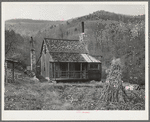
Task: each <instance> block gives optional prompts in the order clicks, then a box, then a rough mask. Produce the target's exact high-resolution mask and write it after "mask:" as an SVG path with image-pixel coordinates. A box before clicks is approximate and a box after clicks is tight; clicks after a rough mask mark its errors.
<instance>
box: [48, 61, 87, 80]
mask: <svg viewBox="0 0 150 122" xmlns="http://www.w3.org/2000/svg"><path fill="white" fill-rule="evenodd" d="M49 71H50V72H49V77H50V80H81V79H82V80H87V79H88V63H86V62H50V70H49Z"/></svg>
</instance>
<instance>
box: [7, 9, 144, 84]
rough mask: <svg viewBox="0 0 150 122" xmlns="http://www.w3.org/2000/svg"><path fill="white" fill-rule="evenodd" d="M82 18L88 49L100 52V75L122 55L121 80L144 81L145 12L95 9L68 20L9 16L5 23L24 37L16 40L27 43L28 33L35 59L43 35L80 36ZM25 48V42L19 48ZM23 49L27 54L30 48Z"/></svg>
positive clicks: (52, 36)
mask: <svg viewBox="0 0 150 122" xmlns="http://www.w3.org/2000/svg"><path fill="white" fill-rule="evenodd" d="M82 21H84V23H85V34H86V35H87V38H88V40H89V41H88V43H87V45H88V49H89V53H90V54H91V55H93V56H95V57H98V58H99V57H101V56H102V58H101V61H102V67H103V78H105V75H106V74H105V70H106V69H107V68H108V67H109V66H110V62H111V60H112V58H113V57H116V58H121V61H122V64H123V65H124V70H123V80H124V81H127V82H130V81H131V82H138V83H144V81H145V79H144V78H145V73H144V71H145V15H141V16H140V15H139V16H128V15H121V14H115V13H111V12H106V11H97V12H94V13H92V14H89V15H86V16H82V17H78V18H74V19H71V20H67V21H39V20H36V21H35V20H34V21H33V20H9V21H7V22H6V23H5V25H6V30H8V29H9V30H14V31H15V33H20V34H21V35H22V36H23V37H22V38H23V39H20V40H19V41H21V40H24V43H26V45H29V41H30V37H29V36H33V39H34V40H35V41H36V55H37V59H38V58H39V56H40V48H41V44H42V41H43V39H44V38H45V37H50V38H59V39H60V38H61V39H79V34H80V33H81V30H82V28H81V22H82ZM6 41H7V39H6ZM19 41H18V43H19ZM25 48H26V47H25V45H24V46H23V47H22V50H24V49H25ZM26 49H27V48H26ZM24 53H26V55H29V51H26V52H24ZM23 55H24V54H23ZM28 58H30V57H28Z"/></svg>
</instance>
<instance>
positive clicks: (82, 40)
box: [79, 22, 89, 53]
mask: <svg viewBox="0 0 150 122" xmlns="http://www.w3.org/2000/svg"><path fill="white" fill-rule="evenodd" d="M81 26H82V33H81V34H80V35H79V41H80V43H81V44H83V45H84V47H85V49H86V52H87V53H89V51H88V38H87V35H86V33H85V31H84V22H82V23H81Z"/></svg>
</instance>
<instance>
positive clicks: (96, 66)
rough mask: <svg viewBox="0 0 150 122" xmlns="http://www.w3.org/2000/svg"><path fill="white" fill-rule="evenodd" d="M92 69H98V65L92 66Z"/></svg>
mask: <svg viewBox="0 0 150 122" xmlns="http://www.w3.org/2000/svg"><path fill="white" fill-rule="evenodd" d="M90 69H98V64H90Z"/></svg>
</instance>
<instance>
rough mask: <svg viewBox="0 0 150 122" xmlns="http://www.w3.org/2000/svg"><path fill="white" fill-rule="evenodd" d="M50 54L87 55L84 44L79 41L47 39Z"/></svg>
mask: <svg viewBox="0 0 150 122" xmlns="http://www.w3.org/2000/svg"><path fill="white" fill-rule="evenodd" d="M45 42H46V44H47V47H48V50H49V52H72V53H86V52H87V51H86V49H85V47H84V45H83V43H80V41H79V40H67V39H51V38H45Z"/></svg>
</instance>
